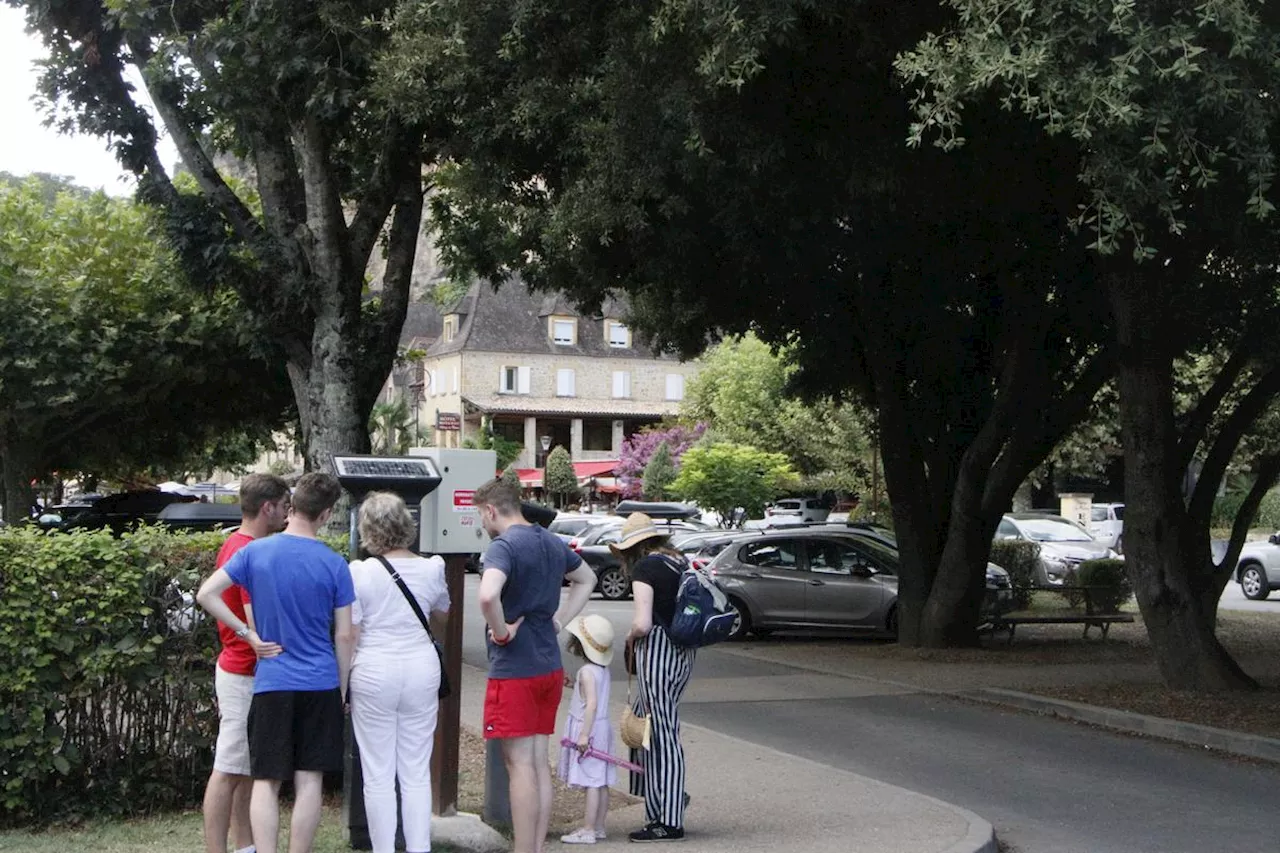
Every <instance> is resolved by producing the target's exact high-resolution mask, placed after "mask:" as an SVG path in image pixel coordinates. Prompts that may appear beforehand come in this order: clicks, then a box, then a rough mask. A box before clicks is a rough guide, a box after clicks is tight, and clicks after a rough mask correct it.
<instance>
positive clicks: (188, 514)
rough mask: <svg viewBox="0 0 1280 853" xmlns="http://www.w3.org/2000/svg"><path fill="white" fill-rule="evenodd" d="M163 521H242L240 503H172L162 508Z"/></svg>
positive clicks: (229, 522)
mask: <svg viewBox="0 0 1280 853" xmlns="http://www.w3.org/2000/svg"><path fill="white" fill-rule="evenodd" d="M158 518H159V519H160V520H161V521H214V522H217V521H223V522H226V523H227V524H239V523H240V504H238V503H235V504H205V503H200V502H198V501H197V502H194V503H172V504H169V505H168V506H167V507H165V508H164V509H162V510H160V515H159V516H158Z"/></svg>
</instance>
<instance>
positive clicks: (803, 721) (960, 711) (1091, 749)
mask: <svg viewBox="0 0 1280 853" xmlns="http://www.w3.org/2000/svg"><path fill="white" fill-rule="evenodd" d="M476 585H477V580H476V579H475V578H469V579H468V585H467V593H468V594H467V601H466V604H465V606H466V608H467V610H466V618H467V620H468V627H467V629H466V638H467V642H466V643H465V644H464V652H463V654H464V657H465V658H466V660H467V662H468V663H472V664H475V665H479V666H483V665H484V647H483V642H482V631H481V629H480V623H479V619H478V612H479V611H478V607H477V605H476V603H475V589H476ZM591 609H592V611H593V612H597V613H600V614H601V615H604V616H607V617H608V618H609V619H610V620H611V621H612V622H613V623H614V626H615V630H616V631H618V633H619V636H621V635H622V634H624V633H625V631H626V626H627V624H628V622H629V604H627V603H610V602H604V601H600V600H598V599H597V600H595V601H593V602H592V604H591ZM782 642H785V641H782ZM851 642H857V641H851ZM619 657H621V656H620V655H619ZM615 668H616V667H615ZM616 675H617V676H620V677H625V676H622V674H621V672H620V670H619V671H618V672H617V673H616ZM694 677H695V682H694V684H693V686H691V688H690V693H689V695H688V697H687V699H686V702H685V704H684V706H683V714H684V718H685V719H686V720H687V721H688V722H690V723H694V724H697V725H700V726H704V727H706V728H710V729H714V730H716V731H720V732H724V733H726V734H731V735H735V736H737V737H740V738H743V739H745V740H749V741H752V742H755V743H760V744H764V745H767V746H770V747H773V748H775V749H779V750H782V751H784V752H788V753H791V754H794V755H800V756H804V757H806V758H810V759H813V760H816V761H819V762H822V763H825V764H828V765H831V766H834V767H839V768H841V769H844V770H848V771H851V772H854V773H859V774H863V775H866V776H869V777H871V778H874V779H879V780H881V781H884V782H889V783H892V784H895V785H901V786H902V787H905V788H909V789H911V790H915V791H920V792H922V793H926V794H929V795H932V796H935V797H938V798H940V799H943V800H945V801H947V802H951V803H955V804H956V805H960V806H963V807H965V808H968V809H972V810H973V811H975V812H977V813H978V814H979V815H981V816H982V817H984V818H986V819H987V820H989V821H991V822H992V823H993V824H994V825H995V827H996V830H997V832H998V833H999V835H1000V837H1001V838H1002V839H1004V840H1005V841H1006V842H1008V843H1010V844H1011V845H1013V846H1014V848H1015V849H1016V850H1017V851H1019V853H1191V851H1197V853H1198V851H1204V850H1230V851H1241V853H1243V852H1244V851H1248V853H1264V852H1265V851H1275V850H1277V849H1280V842H1277V841H1276V831H1275V828H1274V826H1273V825H1272V820H1271V816H1272V815H1274V814H1276V804H1275V798H1276V792H1277V791H1280V767H1273V766H1270V765H1252V764H1246V763H1242V762H1237V761H1233V760H1228V759H1223V758H1218V757H1215V756H1212V755H1208V754H1201V753H1198V752H1196V751H1194V750H1190V749H1186V748H1183V747H1178V746H1173V745H1168V744H1163V743H1159V742H1155V741H1144V740H1140V739H1136V738H1126V737H1121V736H1117V735H1112V734H1108V733H1105V732H1101V731H1097V730H1094V729H1090V728H1087V727H1084V726H1077V725H1073V724H1070V723H1066V722H1061V721H1057V720H1053V719H1049V718H1043V717H1037V716H1032V715H1026V714H1019V713H1014V712H1002V711H999V710H994V709H991V708H989V707H986V706H978V705H970V704H968V703H964V702H961V701H957V700H953V699H949V698H945V697H938V696H935V695H932V694H921V693H914V692H911V691H909V690H904V689H901V688H894V687H890V686H887V685H885V686H877V685H876V684H875V683H871V682H864V681H861V680H849V679H841V678H836V677H833V676H819V675H814V674H812V673H808V672H804V671H801V670H797V669H794V668H792V667H788V666H784V665H781V664H774V663H766V662H762V661H757V660H754V659H751V658H748V657H744V656H743V655H740V654H736V653H728V652H725V651H722V650H716V649H707V650H704V651H703V652H702V653H700V654H699V657H698V663H697V666H696V669H695V671H694ZM761 699H765V700H767V701H760V700H761ZM761 784H762V785H767V784H768V781H767V780H765V779H762V780H761ZM779 794H780V795H783V796H785V792H779ZM695 796H696V792H695ZM784 846H785V845H784Z"/></svg>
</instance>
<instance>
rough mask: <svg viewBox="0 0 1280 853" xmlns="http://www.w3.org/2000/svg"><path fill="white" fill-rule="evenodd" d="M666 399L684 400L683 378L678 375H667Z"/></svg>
mask: <svg viewBox="0 0 1280 853" xmlns="http://www.w3.org/2000/svg"><path fill="white" fill-rule="evenodd" d="M667 399H668V400H683V399H684V376H682V375H681V374H679V373H668V374H667Z"/></svg>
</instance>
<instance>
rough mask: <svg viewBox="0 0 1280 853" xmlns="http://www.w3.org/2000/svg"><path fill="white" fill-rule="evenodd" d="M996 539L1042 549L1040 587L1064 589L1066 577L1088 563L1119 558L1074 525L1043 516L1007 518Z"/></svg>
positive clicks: (1023, 514)
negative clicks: (1033, 544) (1082, 564)
mask: <svg viewBox="0 0 1280 853" xmlns="http://www.w3.org/2000/svg"><path fill="white" fill-rule="evenodd" d="M996 539H997V540H1001V539H1022V540H1026V541H1030V542H1035V543H1037V544H1039V545H1040V570H1039V576H1038V577H1037V578H1036V584H1037V585H1038V586H1062V584H1063V582H1064V581H1065V580H1066V577H1067V573H1068V572H1069V571H1072V570H1074V569H1076V568H1079V566H1080V564H1081V563H1083V562H1084V561H1085V560H1101V559H1104V558H1119V557H1120V555H1119V554H1117V553H1116V552H1115V551H1114V550H1112V549H1111V548H1110V547H1109V546H1108V545H1107V544H1106V543H1105V542H1099V541H1098V540H1097V539H1094V538H1093V536H1092V534H1090V533H1089V531H1087V530H1085V529H1084V528H1083V527H1081V526H1080V525H1078V524H1076V523H1075V522H1073V521H1069V520H1068V519H1065V518H1063V517H1062V516H1060V515H1050V514H1049V513H1044V512H1015V513H1011V514H1009V515H1006V516H1005V517H1004V518H1002V519H1000V526H999V527H997V528H996Z"/></svg>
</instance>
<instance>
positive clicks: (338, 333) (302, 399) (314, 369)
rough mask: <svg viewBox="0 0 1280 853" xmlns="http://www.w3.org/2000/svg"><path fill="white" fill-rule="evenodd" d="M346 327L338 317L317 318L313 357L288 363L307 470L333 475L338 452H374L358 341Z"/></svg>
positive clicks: (355, 334)
mask: <svg viewBox="0 0 1280 853" xmlns="http://www.w3.org/2000/svg"><path fill="white" fill-rule="evenodd" d="M346 325H348V324H345V323H343V322H342V321H341V320H339V319H338V318H331V317H319V318H317V320H316V327H315V331H314V333H313V335H312V349H311V356H310V358H309V359H305V360H303V359H299V360H296V361H295V360H293V359H291V360H290V361H289V364H288V368H289V377H290V379H291V380H292V384H293V388H294V396H295V397H296V398H297V401H298V411H299V413H300V415H301V420H302V424H303V441H304V445H303V446H304V447H305V448H306V450H305V458H306V467H307V470H308V471H332V470H333V461H332V460H333V454H335V453H368V452H369V447H370V445H369V429H368V420H367V418H368V413H367V412H361V411H360V398H361V396H362V389H361V388H360V383H359V375H360V374H359V370H358V369H357V367H356V364H355V358H356V354H357V352H358V343H359V337H358V332H356V331H355V330H353V329H351V328H345V329H344V326H346ZM357 328H358V327H357ZM299 362H301V363H299Z"/></svg>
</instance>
